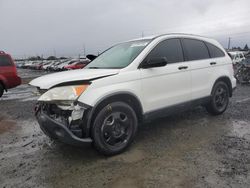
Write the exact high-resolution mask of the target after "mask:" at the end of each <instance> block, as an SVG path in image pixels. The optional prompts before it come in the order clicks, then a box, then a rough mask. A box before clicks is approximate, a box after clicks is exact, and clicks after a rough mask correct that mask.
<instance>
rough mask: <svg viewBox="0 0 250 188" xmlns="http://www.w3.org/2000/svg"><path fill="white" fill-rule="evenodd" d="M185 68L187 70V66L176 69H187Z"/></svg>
mask: <svg viewBox="0 0 250 188" xmlns="http://www.w3.org/2000/svg"><path fill="white" fill-rule="evenodd" d="M187 68H188V66H180V67H178V69H179V70H183V69H187Z"/></svg>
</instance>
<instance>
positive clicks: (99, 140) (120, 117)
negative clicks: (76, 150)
mask: <svg viewBox="0 0 250 188" xmlns="http://www.w3.org/2000/svg"><path fill="white" fill-rule="evenodd" d="M137 127H138V120H137V116H136V113H135V111H134V110H133V109H132V108H131V106H129V105H128V104H126V103H124V102H113V103H111V104H108V105H107V106H105V107H104V108H103V109H102V110H100V112H99V113H98V114H97V116H96V118H95V120H94V124H93V126H92V138H93V141H94V143H93V144H94V147H95V148H96V149H97V151H99V152H100V153H102V154H104V155H116V154H119V153H121V152H123V151H124V150H125V149H126V148H127V147H128V146H129V145H130V144H131V142H132V141H133V139H134V137H135V134H136V132H137Z"/></svg>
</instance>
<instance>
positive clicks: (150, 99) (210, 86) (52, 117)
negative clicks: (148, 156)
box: [30, 34, 236, 155]
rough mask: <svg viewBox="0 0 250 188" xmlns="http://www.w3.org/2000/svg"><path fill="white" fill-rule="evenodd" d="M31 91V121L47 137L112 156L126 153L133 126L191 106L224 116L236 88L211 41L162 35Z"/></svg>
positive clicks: (46, 79) (38, 82) (40, 81)
mask: <svg viewBox="0 0 250 188" xmlns="http://www.w3.org/2000/svg"><path fill="white" fill-rule="evenodd" d="M30 84H31V85H33V86H36V87H37V88H38V90H39V91H40V92H41V93H42V96H41V97H40V98H39V99H38V104H37V106H36V117H37V119H38V122H39V124H40V127H41V129H42V130H43V131H44V132H45V134H47V135H48V136H49V137H51V138H53V139H57V140H60V141H62V142H65V143H70V144H74V145H81V144H83V143H89V142H93V143H94V146H95V148H96V149H97V150H98V151H100V152H101V153H103V154H105V155H114V154H118V153H120V152H122V151H124V150H125V149H126V148H127V147H128V146H129V144H130V143H131V142H132V140H133V138H134V136H135V134H136V131H137V127H138V123H141V122H144V121H146V120H151V119H153V118H157V117H162V116H166V115H169V114H170V113H172V112H175V111H176V110H184V109H187V108H189V107H191V106H194V105H203V106H205V107H206V109H207V111H208V112H209V113H211V114H213V115H219V114H222V113H223V112H224V111H225V110H226V108H227V106H228V103H229V97H231V96H232V92H233V89H234V88H235V87H236V80H235V78H234V76H233V67H232V60H231V59H230V57H229V56H228V55H227V53H226V52H225V50H224V49H223V47H222V46H221V45H220V44H219V43H218V42H216V41H215V40H213V39H209V38H205V37H201V36H194V35H186V34H166V35H160V36H154V37H147V38H143V39H136V40H131V41H127V42H123V43H120V44H117V45H115V46H113V47H111V48H109V49H108V50H106V51H105V52H104V53H102V54H101V55H99V56H98V57H97V58H96V59H94V60H93V61H92V62H91V63H90V64H89V65H88V66H86V68H84V69H81V70H76V71H69V72H62V73H55V74H51V75H47V76H43V77H40V78H37V79H35V80H33V81H31V83H30Z"/></svg>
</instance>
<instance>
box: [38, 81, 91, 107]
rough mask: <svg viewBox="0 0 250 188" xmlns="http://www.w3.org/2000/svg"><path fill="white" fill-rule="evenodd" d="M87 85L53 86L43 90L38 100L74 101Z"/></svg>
mask: <svg viewBox="0 0 250 188" xmlns="http://www.w3.org/2000/svg"><path fill="white" fill-rule="evenodd" d="M87 87H88V85H76V86H62V87H55V88H52V89H50V90H48V91H47V92H45V93H44V94H43V95H42V96H41V97H40V98H39V99H38V101H42V102H51V101H65V102H67V101H68V102H69V103H71V102H73V101H75V100H76V99H77V98H78V97H79V96H80V95H81V94H82V93H83V92H84V91H85V90H86V89H87Z"/></svg>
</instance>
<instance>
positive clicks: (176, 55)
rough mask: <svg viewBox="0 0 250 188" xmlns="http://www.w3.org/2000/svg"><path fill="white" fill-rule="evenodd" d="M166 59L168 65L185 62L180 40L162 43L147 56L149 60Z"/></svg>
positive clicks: (168, 40)
mask: <svg viewBox="0 0 250 188" xmlns="http://www.w3.org/2000/svg"><path fill="white" fill-rule="evenodd" d="M155 58H166V59H167V62H168V63H177V62H183V61H184V58H183V52H182V47H181V42H180V39H167V40H165V41H162V42H160V43H159V44H158V45H157V46H156V47H155V48H154V49H153V50H152V51H151V52H150V53H149V55H148V56H147V58H146V59H147V60H148V59H155Z"/></svg>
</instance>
